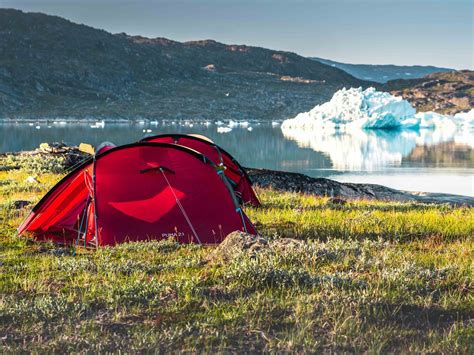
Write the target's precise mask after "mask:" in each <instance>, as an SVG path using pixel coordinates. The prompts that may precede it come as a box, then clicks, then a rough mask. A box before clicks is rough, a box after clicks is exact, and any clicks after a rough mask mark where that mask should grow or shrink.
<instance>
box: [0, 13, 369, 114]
mask: <svg viewBox="0 0 474 355" xmlns="http://www.w3.org/2000/svg"><path fill="white" fill-rule="evenodd" d="M368 85H370V83H369V82H365V81H362V80H359V79H356V78H354V77H353V76H351V75H349V74H347V73H346V72H344V71H342V70H340V69H337V68H333V67H331V66H327V65H324V64H322V63H319V62H317V61H313V60H311V59H308V58H304V57H301V56H299V55H296V54H294V53H289V52H281V51H273V50H268V49H264V48H257V47H249V46H244V45H226V44H222V43H218V42H215V41H212V40H206V41H194V42H186V43H180V42H175V41H171V40H168V39H164V38H154V39H150V38H144V37H138V36H128V35H126V34H115V35H114V34H110V33H108V32H105V31H103V30H97V29H94V28H91V27H88V26H84V25H78V24H75V23H72V22H70V21H67V20H65V19H62V18H59V17H55V16H48V15H44V14H40V13H24V12H21V11H17V10H9V9H0V118H1V117H3V118H5V117H35V116H38V115H42V116H63V117H68V116H70V117H76V118H78V117H85V116H91V115H95V116H103V117H110V118H120V117H122V118H124V117H125V118H130V117H137V116H145V117H154V118H181V117H186V118H198V117H199V118H203V117H205V118H211V119H222V118H224V119H225V118H228V119H240V118H244V119H248V118H269V119H275V118H276V119H278V118H286V117H289V116H293V115H295V114H297V113H298V112H301V111H305V110H308V109H310V108H312V107H313V106H314V105H315V104H317V103H320V102H322V101H325V100H327V99H328V98H329V97H330V96H331V95H332V93H334V91H335V90H337V89H339V88H341V87H343V86H368Z"/></svg>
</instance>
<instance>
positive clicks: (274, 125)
mask: <svg viewBox="0 0 474 355" xmlns="http://www.w3.org/2000/svg"><path fill="white" fill-rule="evenodd" d="M279 125H280V122H277V121H272V127H278V126H279Z"/></svg>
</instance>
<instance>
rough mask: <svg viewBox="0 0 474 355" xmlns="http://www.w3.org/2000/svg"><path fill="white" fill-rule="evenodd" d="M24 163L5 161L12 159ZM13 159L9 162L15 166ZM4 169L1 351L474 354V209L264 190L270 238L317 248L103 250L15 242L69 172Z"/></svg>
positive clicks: (254, 213) (262, 222) (168, 245)
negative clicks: (30, 205)
mask: <svg viewBox="0 0 474 355" xmlns="http://www.w3.org/2000/svg"><path fill="white" fill-rule="evenodd" d="M11 163H12V162H11V161H9V162H7V163H6V162H5V160H4V161H3V162H2V164H3V165H10V164H11ZM2 164H0V165H2ZM29 174H31V173H29V172H27V171H25V170H24V169H23V170H14V171H9V172H0V181H1V184H0V203H1V205H0V349H2V352H3V351H7V350H8V351H11V350H14V351H18V350H36V351H51V350H57V351H66V350H76V351H78V350H85V349H90V350H102V351H106V350H109V351H116V350H118V349H126V350H144V349H163V350H164V349H180V350H193V349H197V348H206V349H208V350H210V349H214V350H235V349H240V350H242V349H249V350H252V349H253V350H262V349H267V350H268V349H270V350H328V349H332V350H336V351H353V350H358V351H364V350H371V351H389V350H392V351H393V350H395V351H403V350H404V351H443V352H455V351H456V352H473V351H474V349H473V345H472V344H473V343H474V326H473V323H472V320H473V318H474V302H473V277H472V266H473V265H472V260H473V257H474V255H473V254H474V253H473V249H474V239H473V233H474V210H473V209H468V208H451V207H446V206H441V207H440V206H438V207H434V206H426V205H411V204H398V203H381V202H379V203H374V202H354V203H350V204H346V205H344V206H340V205H332V204H331V203H329V202H328V200H327V199H325V198H315V197H311V196H303V195H298V194H290V193H283V194H282V193H276V192H273V191H268V190H266V191H265V190H260V191H259V194H260V196H261V198H262V200H263V203H264V206H263V208H261V209H248V214H249V215H250V217H251V218H252V220H254V221H256V222H257V224H258V227H259V230H260V231H261V233H262V234H263V235H266V236H268V237H271V238H279V237H281V236H286V237H295V238H299V239H305V240H307V241H308V243H307V246H306V247H305V248H304V250H299V251H298V250H295V251H293V252H286V253H275V252H272V251H266V252H263V253H261V254H259V255H257V257H255V258H250V257H249V256H246V255H242V256H240V257H237V258H236V259H235V260H233V261H230V262H227V263H219V262H210V263H206V261H205V260H206V256H207V255H208V254H209V253H210V252H212V250H213V248H211V247H199V246H195V245H188V246H178V245H176V244H175V243H173V242H171V241H164V242H152V243H135V244H126V245H121V246H118V247H115V248H101V249H99V250H97V251H88V250H82V249H78V250H77V251H76V252H77V253H76V255H73V250H61V249H57V248H55V247H54V246H53V245H48V244H36V243H32V242H29V241H27V240H25V239H19V238H17V237H15V228H16V226H17V225H18V224H19V223H20V221H21V219H22V218H24V216H25V215H26V214H27V212H28V211H27V209H19V210H17V209H15V208H14V207H13V204H12V201H14V200H18V199H27V200H32V201H37V200H38V199H39V198H40V196H41V195H42V194H43V193H44V192H45V191H47V189H48V188H50V187H51V186H52V185H53V183H54V182H55V181H57V179H58V178H59V175H55V174H51V173H40V174H38V180H39V181H40V184H36V185H31V184H28V183H26V182H24V181H25V179H26V177H27V176H28V175H29Z"/></svg>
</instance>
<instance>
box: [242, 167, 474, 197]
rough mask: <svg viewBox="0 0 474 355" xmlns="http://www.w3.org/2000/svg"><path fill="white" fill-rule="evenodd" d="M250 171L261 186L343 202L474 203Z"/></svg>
mask: <svg viewBox="0 0 474 355" xmlns="http://www.w3.org/2000/svg"><path fill="white" fill-rule="evenodd" d="M247 173H248V174H249V176H250V179H251V180H252V181H253V183H254V184H255V185H258V186H260V187H263V188H270V189H274V190H277V191H289V192H301V193H305V194H311V195H317V196H329V197H332V198H333V199H335V201H337V204H343V203H344V202H342V201H345V200H347V199H356V200H385V201H400V202H422V203H438V204H441V203H449V204H455V205H467V206H474V198H472V197H468V196H459V195H450V194H441V193H424V192H408V191H400V190H396V189H392V188H389V187H386V186H382V185H375V184H352V183H341V182H337V181H334V180H330V179H325V178H312V177H309V176H307V175H304V174H298V173H289V172H283V171H275V170H267V169H251V168H249V169H247Z"/></svg>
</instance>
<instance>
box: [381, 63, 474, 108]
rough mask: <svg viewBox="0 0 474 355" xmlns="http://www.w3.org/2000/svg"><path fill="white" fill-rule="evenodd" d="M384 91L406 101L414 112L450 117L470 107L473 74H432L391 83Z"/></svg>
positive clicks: (469, 72) (452, 72)
mask: <svg viewBox="0 0 474 355" xmlns="http://www.w3.org/2000/svg"><path fill="white" fill-rule="evenodd" d="M385 89H386V90H390V91H391V92H392V94H394V95H397V96H402V97H403V98H404V99H406V100H408V101H409V102H410V103H411V104H412V105H413V106H414V107H415V108H416V109H417V111H418V112H424V111H435V112H438V113H442V114H448V115H454V114H456V113H458V112H463V111H469V110H470V109H472V108H473V107H474V71H471V70H460V71H451V72H446V73H434V74H430V75H427V76H425V77H424V78H420V79H410V80H392V81H389V82H387V83H386V85H385Z"/></svg>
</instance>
